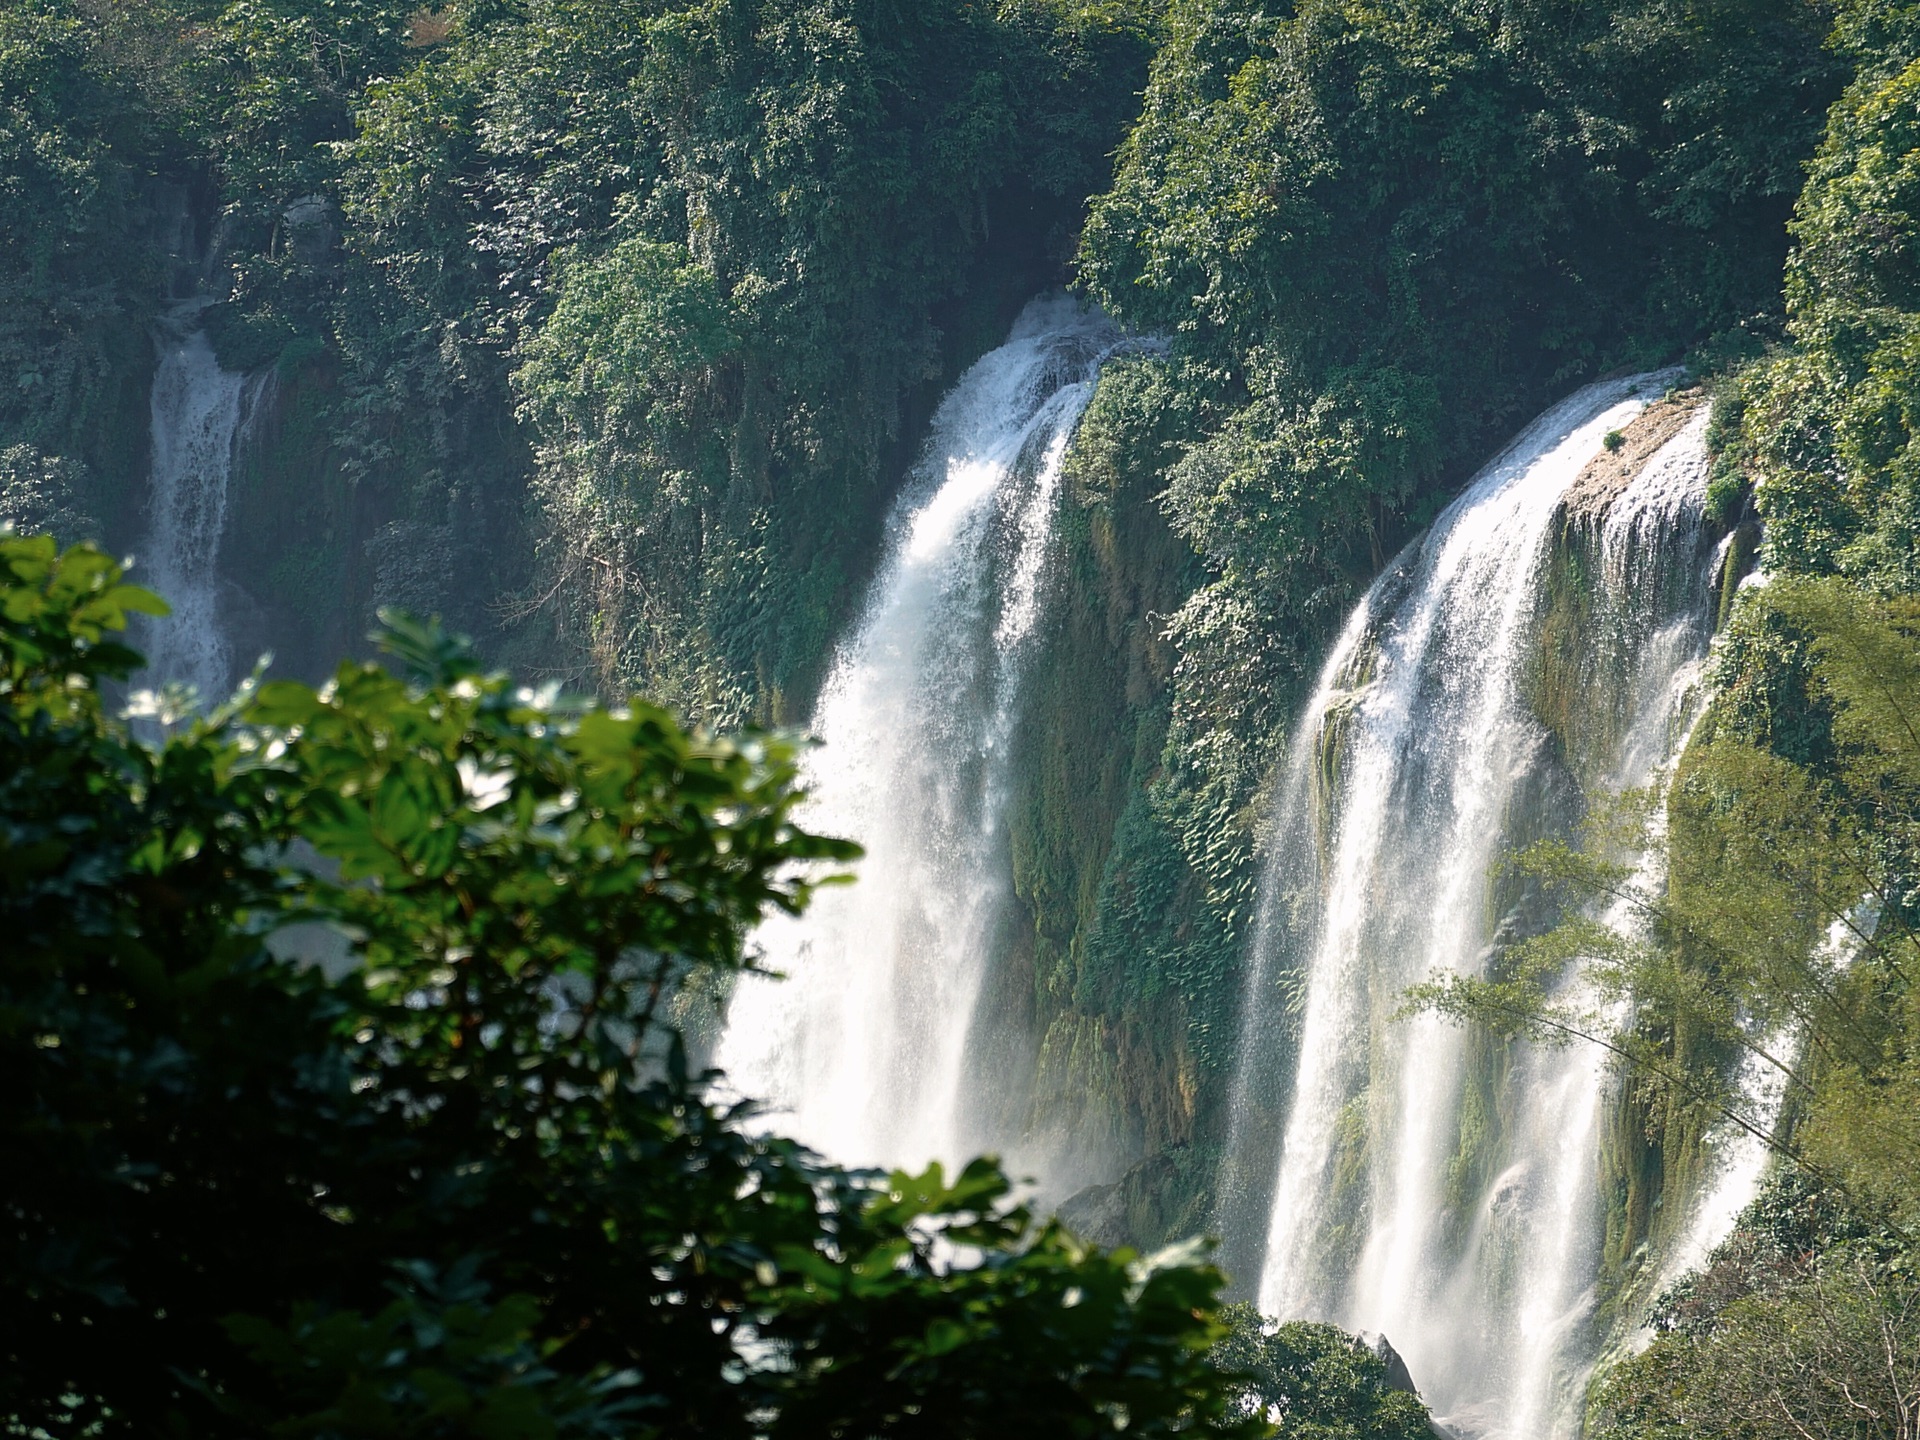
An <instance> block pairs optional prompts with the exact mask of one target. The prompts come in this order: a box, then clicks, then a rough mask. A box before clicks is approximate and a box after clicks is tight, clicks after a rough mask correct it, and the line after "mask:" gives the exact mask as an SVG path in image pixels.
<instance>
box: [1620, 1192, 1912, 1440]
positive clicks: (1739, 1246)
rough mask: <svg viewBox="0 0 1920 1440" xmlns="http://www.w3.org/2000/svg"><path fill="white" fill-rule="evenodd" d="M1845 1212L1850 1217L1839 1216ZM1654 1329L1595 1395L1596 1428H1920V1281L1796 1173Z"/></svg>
mask: <svg viewBox="0 0 1920 1440" xmlns="http://www.w3.org/2000/svg"><path fill="white" fill-rule="evenodd" d="M1836 1221H1838V1223H1836ZM1653 1329H1654V1332H1655V1335H1654V1339H1653V1342H1652V1344H1651V1345H1649V1346H1648V1347H1647V1348H1646V1349H1645V1350H1643V1351H1642V1352H1641V1353H1639V1354H1636V1355H1633V1356H1631V1357H1629V1358H1627V1359H1625V1360H1622V1361H1621V1362H1620V1363H1618V1364H1616V1365H1615V1366H1613V1367H1612V1368H1610V1369H1609V1370H1608V1371H1607V1372H1606V1373H1605V1374H1604V1375H1603V1377H1602V1379H1601V1381H1600V1384H1599V1385H1598V1387H1597V1388H1596V1392H1595V1394H1594V1396H1593V1398H1592V1404H1591V1407H1590V1411H1591V1420H1592V1424H1591V1432H1592V1433H1593V1434H1594V1435H1595V1436H1596V1440H1666V1437H1679V1436H1689V1437H1691V1436H1705V1437H1720V1436H1727V1437H1732V1436H1739V1437H1741V1440H1775V1437H1779V1440H1789V1437H1792V1440H1805V1437H1807V1436H1817V1437H1820V1440H1840V1437H1848V1440H1852V1437H1861V1440H1864V1437H1867V1436H1876V1437H1878V1436H1890V1435H1907V1434H1911V1433H1913V1430H1914V1425H1915V1415H1916V1401H1917V1400H1920V1283H1916V1278H1915V1275H1914V1272H1913V1264H1912V1260H1911V1257H1909V1256H1905V1255H1903V1254H1902V1253H1901V1251H1900V1249H1899V1247H1898V1245H1897V1244H1890V1243H1889V1237H1886V1236H1883V1235H1882V1236H1876V1235H1872V1234H1863V1233H1861V1230H1860V1227H1859V1226H1858V1225H1856V1224H1852V1223H1849V1222H1848V1220H1847V1218H1846V1217H1845V1216H1835V1215H1834V1214H1833V1213H1832V1211H1831V1208H1830V1207H1829V1206H1824V1205H1823V1204H1822V1203H1821V1201H1820V1199H1819V1198H1818V1192H1817V1191H1815V1192H1808V1191H1807V1190H1806V1188H1805V1187H1804V1185H1803V1184H1799V1183H1796V1181H1795V1180H1794V1178H1793V1177H1792V1176H1791V1175H1789V1176H1787V1177H1785V1178H1784V1179H1783V1180H1781V1181H1779V1182H1776V1183H1775V1184H1774V1185H1773V1186H1772V1187H1770V1189H1769V1191H1768V1192H1767V1193H1765V1194H1763V1195H1762V1196H1761V1198H1760V1199H1759V1200H1758V1201H1757V1202H1756V1203H1755V1205H1754V1206H1753V1207H1752V1209H1750V1210H1749V1211H1748V1212H1747V1214H1746V1215H1744V1216H1743V1217H1742V1219H1741V1224H1740V1228H1739V1229H1738V1230H1737V1231H1736V1232H1735V1235H1734V1237H1733V1239H1732V1240H1730V1241H1729V1242H1728V1243H1727V1244H1726V1245H1724V1246H1722V1247H1721V1249H1720V1250H1719V1251H1718V1252H1716V1253H1715V1255H1714V1256H1713V1257H1712V1258H1711V1260H1710V1261H1709V1263H1708V1265H1707V1266H1706V1267H1705V1269H1704V1270H1703V1271H1702V1272H1701V1273H1700V1274H1699V1275H1697V1276H1695V1277H1693V1278H1691V1279H1690V1280H1689V1281H1687V1282H1686V1283H1685V1284H1683V1285H1682V1286H1681V1287H1679V1288H1678V1289H1677V1290H1676V1292H1675V1293H1673V1294H1670V1295H1668V1296H1666V1297H1663V1299H1662V1300H1661V1302H1660V1305H1659V1307H1658V1309H1657V1310H1656V1312H1655V1315H1654V1319H1653Z"/></svg>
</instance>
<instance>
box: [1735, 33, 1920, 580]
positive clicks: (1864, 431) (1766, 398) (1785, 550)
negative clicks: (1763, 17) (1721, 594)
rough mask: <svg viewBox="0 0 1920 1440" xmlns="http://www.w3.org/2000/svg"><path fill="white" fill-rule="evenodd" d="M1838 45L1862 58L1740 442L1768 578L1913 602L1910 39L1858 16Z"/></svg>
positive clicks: (1919, 503)
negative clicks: (1798, 578)
mask: <svg viewBox="0 0 1920 1440" xmlns="http://www.w3.org/2000/svg"><path fill="white" fill-rule="evenodd" d="M1840 35H1841V38H1842V39H1843V41H1845V40H1849V39H1851V40H1852V42H1853V43H1854V44H1856V45H1860V44H1868V45H1871V47H1872V48H1870V49H1867V50H1865V51H1864V52H1862V53H1861V59H1862V61H1863V64H1862V72H1861V74H1860V76H1859V78H1858V79H1857V80H1855V81H1854V83H1853V85H1852V86H1851V87H1850V88H1849V89H1848V91H1847V93H1846V95H1845V97H1844V98H1843V99H1842V100H1841V101H1840V103H1839V104H1837V105H1836V106H1834V108H1833V112H1832V115H1831V117H1830V118H1829V120H1828V124H1827V134H1826V138H1825V140H1824V142H1823V143H1822V145H1821V149H1820V153H1819V156H1818V157H1817V159H1816V160H1815V161H1814V164H1813V166H1812V168H1811V171H1810V174H1809V176H1808V181H1807V188H1806V191H1805V193H1804V194H1803V195H1802V197H1801V200H1800V204H1799V207H1798V209H1797V211H1796V213H1795V216H1794V222H1793V234H1794V238H1795V241H1796V242H1797V243H1796V245H1795V249H1794V253H1793V258H1792V261H1791V263H1790V265H1789V267H1788V272H1787V303H1788V313H1789V317H1790V321H1791V328H1792V333H1793V338H1794V341H1795V342H1796V343H1795V345H1794V347H1793V348H1792V349H1791V350H1789V351H1787V352H1785V353H1783V354H1781V355H1779V356H1777V357H1775V358H1774V359H1772V360H1770V361H1768V362H1767V363H1766V364H1764V365H1762V366H1759V367H1757V368H1756V369H1755V370H1754V372H1753V373H1752V374H1751V375H1749V376H1748V377H1747V379H1746V382H1745V391H1746V395H1745V403H1746V414H1745V425H1744V430H1743V437H1742V438H1743V444H1744V448H1745V450H1746V451H1747V453H1748V456H1749V458H1750V464H1751V466H1752V469H1753V471H1754V474H1755V476H1756V477H1757V479H1758V481H1759V485H1760V491H1759V494H1760V508H1761V512H1762V513H1763V514H1764V515H1765V517H1766V519H1767V522H1768V530H1767V554H1768V557H1769V559H1770V562H1771V563H1772V564H1773V565H1775V566H1777V567H1780V568H1787V569H1793V570H1797V571H1813V572H1821V573H1835V572H1837V573H1840V574H1844V575H1848V576H1851V577H1854V578H1857V579H1859V580H1861V581H1862V582H1864V583H1867V584H1870V585H1875V586H1879V587H1891V588H1898V589H1903V590H1913V589H1915V588H1920V560H1916V558H1915V557H1916V555H1917V554H1920V550H1917V549H1916V540H1915V529H1914V526H1915V518H1914V517H1915V516H1916V515H1917V514H1920V490H1916V488H1915V487H1916V480H1915V475H1916V473H1917V472H1916V470H1915V462H1914V458H1913V452H1914V439H1913V437H1914V435H1915V433H1916V432H1915V425H1916V422H1915V405H1916V402H1915V398H1914V397H1915V395H1916V393H1917V390H1916V379H1915V376H1916V374H1917V373H1920V370H1917V369H1916V366H1917V365H1920V349H1916V336H1920V329H1916V316H1917V315H1920V288H1917V287H1920V270H1916V269H1915V262H1914V260H1913V257H1912V255H1911V253H1910V252H1911V246H1910V243H1909V237H1911V236H1912V235H1913V234H1914V233H1915V231H1916V228H1920V161H1916V154H1917V153H1920V130H1916V129H1915V122H1914V119H1913V110H1914V97H1915V95H1916V94H1920V34H1916V32H1915V28H1914V25H1913V21H1912V12H1911V9H1910V7H1907V6H1903V5H1894V4H1884V3H1882V4H1864V3H1862V4H1855V5H1852V6H1849V7H1847V11H1846V17H1845V20H1844V22H1843V24H1842V26H1841V29H1840Z"/></svg>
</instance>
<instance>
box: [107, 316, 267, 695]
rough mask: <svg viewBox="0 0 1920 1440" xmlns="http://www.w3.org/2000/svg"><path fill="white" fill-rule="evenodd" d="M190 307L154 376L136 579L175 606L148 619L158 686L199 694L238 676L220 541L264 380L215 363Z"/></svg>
mask: <svg viewBox="0 0 1920 1440" xmlns="http://www.w3.org/2000/svg"><path fill="white" fill-rule="evenodd" d="M194 313H195V312H194V307H193V306H192V305H188V306H183V307H181V308H180V309H179V310H177V311H176V312H175V313H174V314H173V315H171V316H169V317H168V318H167V319H166V320H165V321H164V322H163V325H162V329H161V332H160V335H159V340H158V345H159V365H158V367H157V368H156V369H155V371H154V376H153V397H152V427H153V428H152V442H151V443H152V451H151V480H150V489H149V498H148V514H149V528H148V531H147V538H146V542H145V544H144V545H143V547H142V549H141V553H140V557H139V558H140V561H141V564H140V568H139V571H138V572H137V577H136V578H138V579H139V581H140V583H142V584H143V585H146V586H147V587H148V588H150V589H153V590H156V591H158V592H159V593H160V594H162V595H164V596H165V597H166V599H167V603H168V604H169V605H170V606H171V607H172V609H173V613H172V614H171V615H168V616H166V617H165V618H162V619H157V620H153V621H150V622H148V624H147V626H146V633H145V636H144V644H145V648H146V654H147V669H146V671H145V672H144V673H143V675H142V677H141V678H142V680H143V681H144V682H145V683H146V684H148V685H150V686H153V687H155V688H157V687H159V686H162V685H168V684H183V685H190V686H192V687H193V689H194V690H195V691H197V692H198V694H199V696H200V698H201V700H202V701H203V702H211V701H214V700H218V699H220V698H221V697H223V696H224V695H225V694H226V692H227V690H228V689H229V688H230V686H231V685H232V683H233V680H234V674H233V670H234V663H233V647H232V644H231V643H230V641H229V639H228V636H227V631H226V627H225V625H224V624H223V623H222V617H221V613H220V612H221V582H220V570H219V562H220V543H221V540H222V538H223V536H224V535H225V533H226V526H227V490H228V486H229V484H230V483H231V481H232V478H233V466H234V460H235V450H236V447H237V445H238V444H239V442H240V439H241V436H242V432H243V429H244V426H245V422H246V419H247V416H248V414H249V412H250V411H251V410H252V408H253V404H254V402H255V401H256V400H257V398H258V390H259V386H260V382H259V381H258V380H255V379H250V378H249V377H248V376H246V375H244V374H239V373H236V372H234V371H231V370H223V369H221V368H220V362H219V360H218V359H217V358H216V357H215V355H214V352H213V346H212V344H211V343H210V342H209V341H208V339H207V334H206V332H205V331H204V330H201V329H199V328H198V327H197V326H195V325H193V323H192V322H193V319H194Z"/></svg>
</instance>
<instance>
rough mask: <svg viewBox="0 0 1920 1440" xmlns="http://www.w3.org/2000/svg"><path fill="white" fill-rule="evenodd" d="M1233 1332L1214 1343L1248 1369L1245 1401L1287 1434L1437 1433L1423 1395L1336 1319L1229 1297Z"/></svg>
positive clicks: (1419, 1439)
mask: <svg viewBox="0 0 1920 1440" xmlns="http://www.w3.org/2000/svg"><path fill="white" fill-rule="evenodd" d="M1222 1318H1223V1319H1224V1320H1225V1321H1226V1322H1227V1323H1228V1324H1229V1325H1230V1326H1231V1327H1232V1333H1231V1334H1229V1335H1228V1337H1227V1338H1226V1339H1225V1340H1222V1341H1221V1342H1220V1344H1219V1345H1217V1346H1216V1347H1215V1348H1214V1352H1213V1355H1214V1360H1215V1362H1216V1363H1217V1364H1218V1365H1219V1366H1220V1367H1221V1368H1222V1369H1223V1370H1227V1371H1229V1372H1230V1373H1233V1374H1236V1375H1239V1376H1241V1377H1243V1379H1242V1383H1243V1385H1244V1387H1245V1388H1244V1389H1242V1391H1241V1392H1240V1403H1241V1405H1242V1406H1243V1407H1244V1408H1245V1409H1246V1410H1247V1411H1248V1412H1249V1413H1252V1414H1256V1415H1264V1416H1266V1417H1267V1418H1268V1419H1270V1420H1272V1421H1273V1423H1274V1426H1275V1429H1276V1431H1277V1433H1278V1434H1280V1435H1282V1436H1285V1437H1288V1440H1295V1437H1297V1440H1431V1436H1432V1435H1433V1433H1434V1432H1433V1429H1432V1427H1431V1425H1430V1424H1429V1422H1428V1419H1427V1407H1426V1406H1424V1405H1422V1404H1421V1403H1420V1397H1419V1396H1417V1395H1414V1394H1412V1393H1410V1392H1408V1391H1406V1390H1400V1389H1395V1388H1393V1386H1392V1385H1391V1384H1390V1382H1389V1378H1388V1374H1387V1366H1386V1362H1385V1361H1384V1360H1382V1359H1381V1358H1380V1356H1378V1355H1376V1354H1375V1353H1374V1352H1373V1351H1372V1350H1370V1349H1368V1348H1367V1347H1366V1346H1365V1345H1363V1344H1362V1343H1361V1342H1360V1341H1358V1340H1355V1339H1354V1338H1353V1337H1352V1336H1350V1335H1346V1334H1343V1333H1342V1332H1341V1331H1339V1330H1336V1329H1335V1328H1334V1327H1333V1326H1331V1325H1313V1324H1308V1323H1306V1322H1304V1321H1297V1320H1296V1321H1290V1322H1288V1323H1286V1324H1276V1323H1275V1322H1273V1321H1271V1320H1264V1319H1262V1318H1261V1316H1260V1315H1259V1313H1258V1312H1256V1311H1255V1310H1254V1308H1253V1307H1252V1306H1251V1305H1229V1306H1228V1307H1227V1308H1226V1310H1225V1311H1224V1312H1222Z"/></svg>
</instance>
